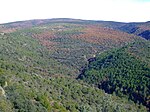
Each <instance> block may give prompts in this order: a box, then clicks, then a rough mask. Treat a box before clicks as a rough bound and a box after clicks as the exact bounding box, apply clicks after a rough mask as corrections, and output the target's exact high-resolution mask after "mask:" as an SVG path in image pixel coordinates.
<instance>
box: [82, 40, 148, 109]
mask: <svg viewBox="0 0 150 112" xmlns="http://www.w3.org/2000/svg"><path fill="white" fill-rule="evenodd" d="M79 78H80V79H83V80H84V81H86V82H88V83H90V84H95V85H96V86H98V87H99V88H101V89H103V90H105V92H107V93H109V94H116V95H118V96H120V97H127V98H128V99H132V100H133V101H135V102H136V103H139V104H141V103H143V104H144V105H146V106H147V107H150V42H146V41H140V42H139V41H137V42H135V43H133V44H130V45H128V46H125V47H122V48H119V49H114V50H111V51H107V52H104V53H102V54H100V55H98V56H97V57H96V58H93V59H92V60H91V61H90V60H89V65H88V66H87V67H86V68H84V69H83V71H82V73H81V75H80V76H79Z"/></svg>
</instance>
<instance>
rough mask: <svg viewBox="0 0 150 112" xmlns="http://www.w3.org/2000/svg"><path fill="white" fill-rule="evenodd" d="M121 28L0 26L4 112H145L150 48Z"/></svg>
mask: <svg viewBox="0 0 150 112" xmlns="http://www.w3.org/2000/svg"><path fill="white" fill-rule="evenodd" d="M108 24H110V26H111V27H108ZM112 24H113V25H112ZM117 24H119V25H120V24H125V23H116V22H110V23H109V22H106V23H105V24H104V23H103V24H102V22H97V21H85V20H75V19H66V18H63V19H48V20H30V21H20V22H13V23H7V24H2V25H0V112H1V111H2V112H85V111H86V112H126V111H129V112H138V111H139V112H144V111H145V112H146V111H147V110H148V106H149V100H150V99H149V98H150V96H149V95H150V88H149V87H150V85H149V82H150V77H149V75H150V44H149V41H148V40H145V39H143V38H141V37H140V36H137V35H136V34H130V33H128V32H126V31H123V30H122V31H120V30H118V29H117V28H118V27H119V26H118V27H117V28H114V27H115V26H116V25H117ZM112 26H113V28H112ZM77 78H78V79H77ZM79 79H82V80H79ZM108 93H109V94H108ZM146 106H147V108H146Z"/></svg>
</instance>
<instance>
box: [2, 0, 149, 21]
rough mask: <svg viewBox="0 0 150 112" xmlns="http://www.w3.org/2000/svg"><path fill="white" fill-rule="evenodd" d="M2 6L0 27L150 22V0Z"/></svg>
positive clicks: (27, 0) (30, 0)
mask: <svg viewBox="0 0 150 112" xmlns="http://www.w3.org/2000/svg"><path fill="white" fill-rule="evenodd" d="M1 4H2V6H1V7H0V13H1V19H0V24H3V23H9V22H16V21H24V20H33V19H52V18H73V19H82V20H100V21H101V20H102V21H116V22H146V21H150V15H149V12H150V0H82V1H81V0H76V1H75V0H61V1H59V0H38V1H36V0H22V1H20V0H13V1H9V0H5V1H2V2H1Z"/></svg>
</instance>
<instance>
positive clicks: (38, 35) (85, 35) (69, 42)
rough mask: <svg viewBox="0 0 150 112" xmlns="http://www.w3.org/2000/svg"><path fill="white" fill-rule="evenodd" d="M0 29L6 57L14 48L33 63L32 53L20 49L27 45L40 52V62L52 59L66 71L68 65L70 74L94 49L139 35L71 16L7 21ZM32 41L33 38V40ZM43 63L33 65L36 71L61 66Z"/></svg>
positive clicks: (111, 46)
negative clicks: (74, 18) (70, 17)
mask: <svg viewBox="0 0 150 112" xmlns="http://www.w3.org/2000/svg"><path fill="white" fill-rule="evenodd" d="M0 32H2V33H1V42H2V44H4V47H5V49H3V47H2V48H1V49H3V50H2V51H3V53H1V54H6V55H7V56H6V57H8V56H11V54H10V53H11V52H10V51H9V52H8V51H6V50H9V49H13V51H12V52H16V53H15V55H16V56H17V55H18V54H19V56H17V57H19V59H20V58H21V59H22V58H24V57H26V58H24V60H27V58H28V60H32V61H31V63H28V64H27V65H28V67H31V66H32V67H33V64H32V63H33V60H35V59H33V57H32V55H29V53H21V52H23V51H24V50H25V52H29V51H28V50H29V49H30V52H31V54H32V51H35V52H36V53H35V54H34V55H35V56H36V55H39V58H41V59H42V60H43V62H45V60H55V61H57V62H58V63H60V64H62V65H65V66H64V67H66V69H65V71H68V70H69V68H71V69H70V70H69V72H68V73H67V74H70V75H75V74H78V73H79V70H80V68H81V67H82V66H84V65H85V64H86V63H87V59H88V58H91V57H93V56H94V55H95V54H97V51H99V52H103V51H105V50H109V49H111V48H117V47H121V46H124V45H126V44H128V43H131V42H133V41H135V40H137V39H140V38H138V37H136V36H134V35H130V34H128V33H124V32H120V31H116V30H113V29H109V28H104V27H102V26H101V25H99V24H95V22H94V21H93V22H91V21H83V20H73V19H50V20H32V21H23V22H15V23H9V24H5V25H1V28H0ZM31 41H33V43H32V44H31ZM31 45H32V46H31ZM18 46H19V49H18ZM39 46H40V48H39ZM37 48H38V49H37ZM4 52H5V53H4ZM6 52H7V53H8V54H9V55H8V54H7V53H6ZM42 52H46V53H42ZM47 52H48V53H47ZM44 55H46V56H44ZM42 56H43V57H44V58H42ZM12 58H13V57H12ZM10 59H11V57H10ZM15 60H16V59H15ZM37 60H38V59H37ZM26 62H28V61H26ZM52 63H54V62H52ZM23 66H26V65H23ZM42 66H43V65H42ZM42 66H40V67H39V66H38V67H35V65H34V69H35V68H36V69H37V68H38V69H37V70H38V71H39V70H40V71H39V72H41V71H45V73H46V71H49V70H48V69H51V68H50V66H53V67H52V68H56V69H57V68H62V66H60V67H58V66H59V65H56V64H54V65H51V64H50V65H48V64H45V65H44V66H43V67H42ZM71 71H72V72H71ZM46 74H47V73H46ZM59 74H60V73H59ZM62 74H63V72H62Z"/></svg>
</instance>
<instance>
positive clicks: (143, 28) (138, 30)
mask: <svg viewBox="0 0 150 112" xmlns="http://www.w3.org/2000/svg"><path fill="white" fill-rule="evenodd" d="M97 23H99V24H101V25H103V26H104V27H108V28H112V29H116V30H120V31H123V32H127V33H129V34H134V35H137V36H141V37H143V38H145V39H147V40H149V39H150V22H141V23H121V22H111V21H97Z"/></svg>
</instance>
